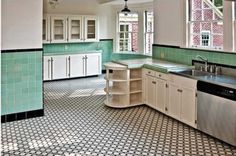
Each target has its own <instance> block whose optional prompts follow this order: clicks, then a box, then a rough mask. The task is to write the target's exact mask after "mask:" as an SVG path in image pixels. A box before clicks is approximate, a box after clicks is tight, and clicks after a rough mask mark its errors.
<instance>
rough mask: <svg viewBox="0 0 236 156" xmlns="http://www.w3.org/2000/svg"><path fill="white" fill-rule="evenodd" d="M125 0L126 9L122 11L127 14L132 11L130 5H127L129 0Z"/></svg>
mask: <svg viewBox="0 0 236 156" xmlns="http://www.w3.org/2000/svg"><path fill="white" fill-rule="evenodd" d="M124 1H125V7H124V9H122V10H121V12H122V13H125V14H127V13H129V12H130V10H129V8H128V6H127V1H128V0H124Z"/></svg>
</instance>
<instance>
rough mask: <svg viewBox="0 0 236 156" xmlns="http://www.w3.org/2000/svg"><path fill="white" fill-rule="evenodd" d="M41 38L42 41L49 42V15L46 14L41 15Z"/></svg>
mask: <svg viewBox="0 0 236 156" xmlns="http://www.w3.org/2000/svg"><path fill="white" fill-rule="evenodd" d="M42 40H43V43H50V17H49V16H47V15H45V16H43V34H42Z"/></svg>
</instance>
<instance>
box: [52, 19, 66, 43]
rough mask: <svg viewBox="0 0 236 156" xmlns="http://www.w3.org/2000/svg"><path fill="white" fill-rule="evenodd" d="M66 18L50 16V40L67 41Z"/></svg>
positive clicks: (56, 41)
mask: <svg viewBox="0 0 236 156" xmlns="http://www.w3.org/2000/svg"><path fill="white" fill-rule="evenodd" d="M66 24H67V18H66V17H64V16H51V42H52V43H64V42H67V33H66V30H67V25H66Z"/></svg>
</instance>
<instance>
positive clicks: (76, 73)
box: [69, 55, 85, 77]
mask: <svg viewBox="0 0 236 156" xmlns="http://www.w3.org/2000/svg"><path fill="white" fill-rule="evenodd" d="M84 68H85V67H84V55H73V56H70V57H69V71H70V77H81V76H84V75H85V69H84Z"/></svg>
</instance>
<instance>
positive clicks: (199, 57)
mask: <svg viewBox="0 0 236 156" xmlns="http://www.w3.org/2000/svg"><path fill="white" fill-rule="evenodd" d="M195 58H196V59H201V60H202V61H204V63H205V67H204V70H205V71H206V72H207V62H208V59H207V58H204V57H202V56H201V55H197V56H196V57H195Z"/></svg>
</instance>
